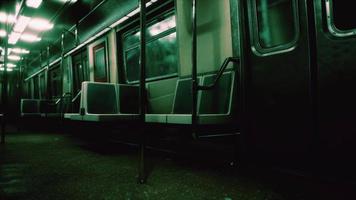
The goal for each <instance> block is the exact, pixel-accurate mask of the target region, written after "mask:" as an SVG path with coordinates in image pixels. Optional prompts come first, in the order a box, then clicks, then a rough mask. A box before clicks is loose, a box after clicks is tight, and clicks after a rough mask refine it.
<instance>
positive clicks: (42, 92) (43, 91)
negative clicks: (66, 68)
mask: <svg viewBox="0 0 356 200" xmlns="http://www.w3.org/2000/svg"><path fill="white" fill-rule="evenodd" d="M39 77H40V97H41V99H45V98H46V79H45V74H44V73H43V74H41V75H40V76H39Z"/></svg>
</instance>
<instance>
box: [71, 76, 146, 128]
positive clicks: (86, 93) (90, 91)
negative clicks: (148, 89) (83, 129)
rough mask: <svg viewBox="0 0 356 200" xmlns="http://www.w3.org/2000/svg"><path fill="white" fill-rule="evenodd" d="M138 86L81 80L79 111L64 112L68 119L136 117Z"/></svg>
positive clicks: (107, 119) (110, 119)
mask: <svg viewBox="0 0 356 200" xmlns="http://www.w3.org/2000/svg"><path fill="white" fill-rule="evenodd" d="M138 98H139V89H138V86H133V85H123V84H114V83H96V82H83V83H82V95H81V100H80V111H79V113H65V115H64V117H65V118H66V119H70V120H81V121H116V120H135V119H138V117H139V115H138Z"/></svg>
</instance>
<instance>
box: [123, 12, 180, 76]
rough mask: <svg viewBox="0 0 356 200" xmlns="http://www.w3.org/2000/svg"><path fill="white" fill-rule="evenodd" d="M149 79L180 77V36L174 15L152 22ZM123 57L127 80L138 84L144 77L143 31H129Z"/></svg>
mask: <svg viewBox="0 0 356 200" xmlns="http://www.w3.org/2000/svg"><path fill="white" fill-rule="evenodd" d="M146 37H147V38H146V40H147V43H146V44H147V46H146V57H147V61H146V78H147V79H148V80H152V79H156V78H162V77H166V76H171V75H175V74H177V71H178V66H177V62H178V58H177V36H176V22H175V15H173V14H172V13H170V14H168V15H166V16H164V17H161V18H159V19H155V20H153V21H151V22H150V23H149V25H148V27H147V36H146ZM123 48H124V49H123V58H124V66H125V69H126V79H127V81H128V82H134V81H137V80H138V79H139V74H140V65H139V59H140V32H138V31H137V28H136V29H135V31H129V32H127V33H126V34H124V36H123Z"/></svg>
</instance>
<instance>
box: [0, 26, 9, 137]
mask: <svg viewBox="0 0 356 200" xmlns="http://www.w3.org/2000/svg"><path fill="white" fill-rule="evenodd" d="M8 29H9V27H8V25H7V23H5V32H6V33H8ZM4 41H5V48H4V49H5V52H4V53H5V55H4V72H3V83H2V92H1V94H2V96H1V98H2V107H3V113H2V114H3V115H2V116H1V137H0V144H5V134H6V121H7V120H6V117H7V107H8V105H7V93H8V92H7V84H8V77H7V63H8V57H7V56H8V55H7V52H8V34H5V38H4Z"/></svg>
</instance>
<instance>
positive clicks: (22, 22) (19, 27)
mask: <svg viewBox="0 0 356 200" xmlns="http://www.w3.org/2000/svg"><path fill="white" fill-rule="evenodd" d="M30 20H31V18H30V17H26V16H23V15H21V16H20V17H19V20H18V21H17V22H16V24H15V27H14V31H16V32H18V33H22V32H23V31H24V30H25V28H26V26H27V24H28V23H29V22H30Z"/></svg>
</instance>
